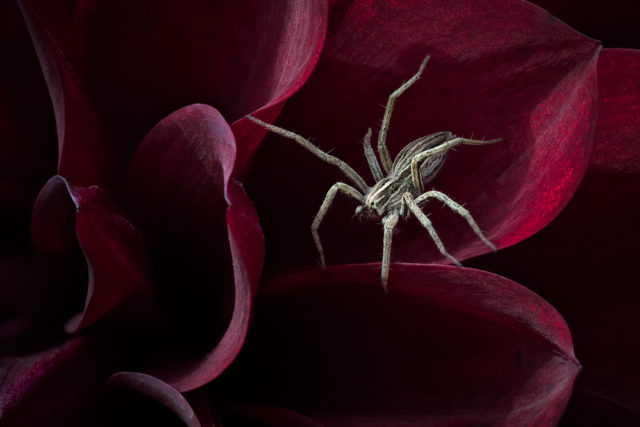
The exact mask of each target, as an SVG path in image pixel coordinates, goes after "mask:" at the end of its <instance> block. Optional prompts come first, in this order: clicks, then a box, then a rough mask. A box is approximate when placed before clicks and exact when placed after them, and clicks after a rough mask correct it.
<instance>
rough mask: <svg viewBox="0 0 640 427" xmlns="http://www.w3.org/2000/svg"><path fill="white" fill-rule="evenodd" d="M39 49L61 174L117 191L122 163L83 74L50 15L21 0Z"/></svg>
mask: <svg viewBox="0 0 640 427" xmlns="http://www.w3.org/2000/svg"><path fill="white" fill-rule="evenodd" d="M20 4H21V5H22V10H23V14H24V17H25V20H26V22H27V25H28V27H29V32H30V33H31V38H32V39H33V43H34V45H35V47H36V52H37V53H38V59H39V60H40V66H41V67H42V71H43V73H44V77H45V80H46V82H47V86H48V88H49V95H50V96H51V101H52V103H53V110H54V114H55V119H56V128H57V132H58V173H60V174H62V175H64V176H65V177H66V178H67V179H68V180H69V181H70V182H72V183H73V184H74V185H84V186H88V185H99V186H102V187H105V188H107V189H109V190H112V189H113V188H114V186H115V184H116V180H117V179H118V175H119V174H118V172H119V171H120V170H121V169H120V168H121V165H118V163H117V160H116V153H115V151H114V150H115V147H114V145H113V143H112V141H111V139H110V138H109V136H108V135H107V134H106V133H105V128H104V126H103V125H102V123H101V122H100V120H99V118H98V116H97V114H96V112H95V109H94V107H93V105H92V104H91V102H90V101H89V100H88V98H87V95H86V93H85V88H84V86H83V84H82V83H81V82H80V80H79V76H78V75H77V73H76V71H75V70H74V69H73V68H72V64H71V63H70V62H69V60H68V58H67V57H65V53H64V52H63V51H62V50H61V46H60V45H59V44H58V43H57V40H56V38H55V37H54V33H53V32H52V28H51V23H50V22H49V21H48V20H47V18H48V16H47V15H45V16H43V15H41V14H39V13H38V11H37V10H36V9H37V8H36V7H34V3H32V2H31V0H20Z"/></svg>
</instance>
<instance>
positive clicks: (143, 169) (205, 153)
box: [127, 105, 264, 391]
mask: <svg viewBox="0 0 640 427" xmlns="http://www.w3.org/2000/svg"><path fill="white" fill-rule="evenodd" d="M234 161H235V140H234V138H233V134H232V133H231V129H230V128H229V126H228V125H227V123H226V121H225V120H224V119H223V118H222V116H221V115H220V113H218V111H217V110H215V109H214V108H212V107H209V106H206V105H192V106H189V107H185V108H183V109H181V110H178V111H176V112H175V113H173V114H172V115H170V116H169V117H167V118H166V119H164V120H163V121H161V122H160V123H159V124H158V125H156V126H155V127H154V128H153V129H152V130H151V132H150V133H149V134H148V135H147V136H146V137H145V139H144V141H143V142H142V144H141V145H140V147H139V148H138V150H137V151H136V153H135V155H134V158H133V160H132V163H131V166H130V168H129V174H128V178H127V192H128V196H129V200H130V202H131V203H130V204H131V206H132V207H133V208H134V210H135V214H136V218H137V221H136V222H137V223H140V224H141V226H142V229H143V231H144V232H145V235H146V236H147V237H148V238H149V240H150V242H151V244H152V256H153V261H154V266H155V267H156V285H157V288H158V292H159V294H160V297H161V299H162V300H163V301H164V305H165V307H166V308H167V310H169V312H170V313H169V314H170V317H171V318H174V320H175V322H176V324H177V325H178V330H177V331H176V333H175V336H174V337H172V338H170V335H171V334H170V333H169V331H167V333H166V335H167V342H170V343H171V345H170V347H171V348H167V349H165V350H166V351H167V353H168V352H169V350H171V351H173V352H174V353H175V354H172V355H171V354H167V356H166V357H167V359H168V360H166V361H162V362H166V363H160V367H157V368H155V369H153V371H154V372H155V374H154V375H156V376H158V377H159V378H161V379H162V380H163V381H166V382H168V383H169V384H171V386H173V387H175V388H176V389H178V390H179V391H185V390H190V389H193V388H195V387H198V386H200V385H202V384H204V383H207V382H209V381H210V380H212V379H213V378H215V377H216V376H217V375H219V374H220V373H221V372H222V371H223V370H224V369H225V368H226V367H227V366H228V364H229V363H231V361H232V360H233V359H234V358H235V356H236V354H237V352H238V351H239V349H240V347H241V346H242V343H243V342H244V337H245V334H246V330H247V326H248V321H249V313H250V309H251V304H252V298H253V292H254V289H255V287H256V286H257V280H258V278H259V275H260V271H261V269H262V258H263V253H264V252H263V251H264V249H263V243H262V233H261V230H260V227H259V225H258V221H257V216H256V213H255V211H254V210H253V206H252V204H251V201H250V200H249V199H248V197H247V196H246V195H245V194H244V191H243V190H242V187H241V186H240V185H239V184H237V183H235V182H233V181H230V175H231V171H232V168H233V165H234ZM174 339H177V340H178V341H177V342H178V344H176V342H175V341H173V340H174ZM195 344H198V345H197V347H195V348H194V345H195ZM168 347H169V346H168ZM211 348H213V350H211ZM189 354H190V355H195V357H193V358H192V359H189V360H185V355H189Z"/></svg>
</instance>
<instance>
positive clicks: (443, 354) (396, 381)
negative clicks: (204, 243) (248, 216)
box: [212, 264, 580, 427]
mask: <svg viewBox="0 0 640 427" xmlns="http://www.w3.org/2000/svg"><path fill="white" fill-rule="evenodd" d="M392 272H393V274H394V277H395V278H396V280H395V281H394V282H393V283H392V284H391V285H390V289H389V292H388V293H385V292H384V291H383V290H382V287H381V286H380V283H379V280H380V279H379V270H378V268H377V266H376V265H375V264H361V265H342V266H338V267H333V268H329V269H328V270H321V271H319V270H308V271H302V272H300V273H296V274H293V275H289V276H285V277H281V278H278V279H276V280H274V281H272V282H269V283H267V284H265V285H264V286H263V288H261V289H263V290H264V291H263V292H262V293H261V294H260V295H259V297H258V300H257V303H256V315H255V322H254V325H253V328H252V332H251V335H250V337H249V339H248V340H247V344H246V347H245V349H246V350H244V351H243V352H242V353H241V355H240V356H239V358H238V361H237V363H234V365H232V366H231V368H230V370H229V371H227V372H225V374H223V376H222V377H221V378H219V380H218V381H220V382H216V383H215V384H213V385H212V386H214V387H218V386H220V387H221V388H220V390H224V391H225V394H224V396H225V397H227V398H229V399H232V400H235V401H247V402H261V403H264V404H268V405H274V406H277V407H281V408H287V409H290V410H292V411H295V412H298V413H300V414H302V415H304V416H307V417H309V418H312V419H313V420H315V421H317V422H319V423H320V424H322V425H328V426H343V425H344V426H360V425H362V426H364V425H368V426H371V425H406V426H410V425H416V426H417V425H420V426H445V425H460V426H463V425H464V426H467V425H468V426H472V425H474V426H475V425H486V426H494V425H495V426H520V427H521V426H527V425H531V426H537V425H553V423H554V422H556V421H557V420H558V419H559V417H560V415H561V414H562V411H563V409H564V407H565V405H566V402H567V400H568V399H569V395H570V393H571V388H572V385H573V381H574V379H575V376H576V375H577V373H578V371H579V369H580V365H579V364H578V362H577V361H576V359H575V357H574V356H573V349H572V344H571V337H570V335H569V331H568V329H567V327H566V325H565V322H564V320H563V319H562V317H560V315H559V314H558V313H557V312H556V311H555V310H554V309H553V308H552V307H551V306H550V305H549V304H547V303H546V302H544V301H543V300H542V299H541V298H540V297H538V296H537V295H535V294H534V293H532V292H531V291H529V290H527V289H525V288H523V287H521V286H519V285H517V284H516V283H514V282H511V281H509V280H507V279H505V278H502V277H500V276H496V275H493V274H490V273H486V272H482V271H478V270H470V269H461V268H455V267H448V266H436V265H419V264H394V265H393V271H392Z"/></svg>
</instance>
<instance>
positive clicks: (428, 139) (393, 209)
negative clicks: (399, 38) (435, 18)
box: [248, 55, 502, 290]
mask: <svg viewBox="0 0 640 427" xmlns="http://www.w3.org/2000/svg"><path fill="white" fill-rule="evenodd" d="M428 61H429V55H427V57H426V58H425V59H424V60H423V61H422V63H421V64H420V68H419V69H418V72H417V73H415V74H414V75H413V77H411V78H410V79H409V80H407V81H406V82H405V83H404V84H402V86H400V87H399V88H398V89H396V90H395V91H394V92H393V93H392V94H391V95H390V96H389V99H388V101H387V105H386V108H385V112H384V118H383V120H382V126H381V128H380V131H379V132H378V155H379V156H380V163H382V169H381V168H380V164H379V163H378V160H377V158H376V155H375V153H374V151H373V148H372V147H371V128H369V130H368V131H367V133H366V135H365V136H364V140H363V148H364V155H365V157H366V159H367V163H368V164H369V168H370V169H371V174H372V175H373V178H374V179H375V181H376V183H375V184H374V185H373V186H369V185H367V183H366V182H365V181H364V179H363V178H362V177H361V176H360V175H359V174H358V173H357V172H356V171H355V170H353V168H351V166H349V165H348V164H347V163H346V162H344V161H342V160H340V159H339V158H337V157H335V156H332V155H330V154H328V153H325V152H324V151H322V150H321V149H320V148H318V147H316V146H315V145H313V144H312V143H311V142H310V141H309V140H307V139H305V138H303V137H302V136H300V135H298V134H296V133H294V132H291V131H288V130H286V129H283V128H280V127H278V126H274V125H271V124H268V123H265V122H263V121H262V120H260V119H257V118H255V117H252V116H248V118H249V119H250V120H252V121H253V122H255V123H257V124H258V125H260V126H262V127H264V128H266V129H267V130H269V131H271V132H273V133H275V134H278V135H280V136H283V137H285V138H288V139H292V140H294V141H296V142H297V143H298V144H300V145H302V146H303V147H304V148H306V149H307V150H309V151H310V152H311V153H313V154H315V155H316V156H317V157H319V158H320V159H321V160H324V161H325V162H327V163H329V164H331V165H334V166H336V167H338V169H340V170H341V171H342V173H343V174H344V175H345V176H346V177H347V178H348V179H349V180H350V181H351V182H352V184H354V185H355V187H354V186H353V185H349V184H345V183H343V182H336V183H335V184H333V186H331V188H330V189H329V191H328V192H327V194H326V196H325V198H324V201H323V202H322V205H321V206H320V209H319V211H318V213H317V214H316V216H315V219H314V221H313V223H312V224H311V234H312V236H313V240H314V242H315V245H316V248H317V250H318V253H319V254H320V265H321V266H322V268H326V261H325V256H324V250H323V248H322V243H321V242H320V235H319V234H318V229H319V228H320V224H321V223H322V220H323V219H324V217H325V215H326V213H327V211H328V209H329V207H330V206H331V203H332V202H333V199H334V197H335V196H336V194H337V193H338V192H342V193H344V194H346V195H347V196H349V197H351V198H353V199H355V200H357V201H358V202H359V203H360V205H359V206H358V207H357V208H356V215H357V216H359V217H361V218H365V219H368V220H374V221H379V220H380V219H381V220H382V225H383V228H384V237H383V248H382V272H381V276H380V280H381V282H382V286H383V288H384V289H385V290H386V289H387V282H388V279H389V264H390V261H391V237H392V232H393V229H394V227H395V226H396V224H397V223H398V220H399V219H400V218H402V219H407V218H408V217H409V213H412V214H413V215H414V216H415V217H416V218H417V219H418V221H420V223H421V224H422V226H423V227H424V228H425V229H426V230H427V231H428V232H429V235H430V236H431V239H433V241H434V242H435V244H436V246H437V247H438V250H439V251H440V253H441V254H442V255H444V256H445V257H447V258H448V259H449V260H450V261H451V262H452V263H454V264H455V265H457V266H462V264H460V262H459V261H458V260H457V259H455V258H454V257H453V256H451V255H450V254H449V253H448V252H447V251H446V249H445V247H444V245H443V244H442V241H441V240H440V237H439V236H438V234H437V233H436V230H435V229H434V228H433V225H432V223H431V221H430V220H429V218H427V215H425V214H424V213H423V212H422V210H421V208H420V207H421V206H422V205H424V204H425V203H426V202H427V201H429V200H430V199H436V200H440V201H441V202H443V203H444V204H445V205H447V206H448V207H449V208H451V209H452V210H453V211H454V212H456V213H457V214H458V215H460V216H462V217H463V218H464V219H465V220H466V221H467V222H468V223H469V225H470V226H471V228H472V229H473V231H474V232H475V234H476V235H477V236H478V237H479V238H480V240H482V242H484V243H485V244H486V245H487V246H488V247H490V248H491V249H492V250H493V251H495V250H496V248H495V246H494V245H493V244H492V243H491V242H490V241H489V240H488V239H487V238H486V237H485V236H484V234H483V233H482V231H481V230H480V227H478V224H476V222H475V221H474V219H473V217H472V216H471V214H470V213H469V211H468V210H467V209H465V208H464V207H463V206H462V205H460V204H459V203H456V202H455V201H453V200H452V199H451V198H450V197H448V196H447V195H446V194H444V193H441V192H439V191H435V190H432V191H426V192H424V185H425V184H426V183H428V182H429V181H431V180H432V179H433V178H434V177H435V175H436V174H437V173H438V171H439V170H440V168H441V167H442V164H443V163H444V160H445V158H446V156H447V154H448V152H449V150H451V149H452V148H454V147H456V146H457V145H460V144H464V145H487V144H493V143H496V142H500V141H502V139H493V140H489V141H483V140H475V139H467V138H460V137H457V136H455V135H454V134H453V133H451V132H437V133H433V134H431V135H427V136H423V137H421V138H418V139H416V140H415V141H413V142H410V143H409V144H407V145H406V146H405V147H404V148H403V149H402V150H400V152H399V153H398V155H397V156H396V158H395V160H393V161H392V160H391V156H390V155H389V151H388V150H387V146H386V139H387V132H388V130H389V122H390V121H391V113H392V111H393V107H394V104H395V102H396V99H397V98H398V97H399V96H400V95H402V93H404V91H406V90H407V89H409V87H411V85H413V84H414V83H415V82H416V81H417V80H418V79H420V76H421V75H422V72H423V70H424V68H425V66H426V65H427V62H428ZM383 170H384V173H383Z"/></svg>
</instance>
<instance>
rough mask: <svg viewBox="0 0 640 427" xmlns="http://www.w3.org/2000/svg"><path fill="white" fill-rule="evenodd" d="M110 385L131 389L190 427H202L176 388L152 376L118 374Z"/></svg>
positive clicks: (110, 379) (134, 373) (113, 376)
mask: <svg viewBox="0 0 640 427" xmlns="http://www.w3.org/2000/svg"><path fill="white" fill-rule="evenodd" d="M109 383H110V384H111V385H113V386H118V387H120V388H122V387H128V388H131V389H133V390H136V391H137V392H139V393H140V394H142V395H144V396H147V397H149V398H151V399H154V400H156V401H158V402H159V403H160V404H162V405H164V406H165V407H166V408H167V409H169V410H171V411H172V412H173V413H175V414H176V415H177V416H178V418H180V419H181V420H182V421H183V422H184V424H185V425H187V426H189V427H200V426H201V424H200V422H199V421H198V418H197V417H196V414H195V412H194V411H193V409H192V408H191V406H190V405H189V402H187V400H186V399H185V398H184V397H183V396H182V395H181V394H180V393H179V392H178V391H177V390H176V389H175V388H173V387H171V386H170V385H168V384H166V383H164V382H162V381H160V380H159V379H157V378H154V377H152V376H151V375H146V374H141V373H139V372H118V373H116V374H114V375H112V376H111V378H109Z"/></svg>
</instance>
